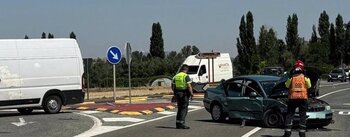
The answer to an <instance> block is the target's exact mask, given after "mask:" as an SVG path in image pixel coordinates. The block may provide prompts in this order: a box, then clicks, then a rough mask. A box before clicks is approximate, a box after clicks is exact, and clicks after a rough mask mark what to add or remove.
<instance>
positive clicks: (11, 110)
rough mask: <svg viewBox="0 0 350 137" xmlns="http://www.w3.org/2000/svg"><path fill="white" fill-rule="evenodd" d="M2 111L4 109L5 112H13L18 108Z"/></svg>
mask: <svg viewBox="0 0 350 137" xmlns="http://www.w3.org/2000/svg"><path fill="white" fill-rule="evenodd" d="M0 111H4V112H13V111H17V109H4V110H0Z"/></svg>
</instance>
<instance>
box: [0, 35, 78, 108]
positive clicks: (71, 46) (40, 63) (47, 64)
mask: <svg viewBox="0 0 350 137" xmlns="http://www.w3.org/2000/svg"><path fill="white" fill-rule="evenodd" d="M83 73H84V69H83V60H82V56H81V52H80V49H79V46H78V43H77V42H76V40H74V39H4V40H0V109H13V108H15V109H17V110H18V111H19V112H20V113H22V114H29V113H31V112H32V111H33V109H37V108H43V109H44V110H45V112H46V113H58V112H59V111H60V110H61V107H62V105H67V104H74V103H81V102H83V101H84V96H85V92H84V91H83Z"/></svg>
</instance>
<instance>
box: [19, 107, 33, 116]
mask: <svg viewBox="0 0 350 137" xmlns="http://www.w3.org/2000/svg"><path fill="white" fill-rule="evenodd" d="M17 111H18V112H19V113H21V114H23V115H28V114H30V113H32V112H33V109H32V108H18V109H17Z"/></svg>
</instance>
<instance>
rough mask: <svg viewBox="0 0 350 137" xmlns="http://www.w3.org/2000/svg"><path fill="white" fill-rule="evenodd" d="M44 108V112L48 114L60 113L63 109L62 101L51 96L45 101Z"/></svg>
mask: <svg viewBox="0 0 350 137" xmlns="http://www.w3.org/2000/svg"><path fill="white" fill-rule="evenodd" d="M43 108H44V111H45V112H46V113H48V114H54V113H58V112H60V111H61V108H62V100H61V98H60V97H58V96H56V95H51V96H49V97H47V98H46V99H45V102H44V104H43Z"/></svg>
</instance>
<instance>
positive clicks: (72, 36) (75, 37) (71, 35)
mask: <svg viewBox="0 0 350 137" xmlns="http://www.w3.org/2000/svg"><path fill="white" fill-rule="evenodd" d="M69 38H71V39H77V36H75V34H74V32H73V31H72V32H71V33H70V34H69Z"/></svg>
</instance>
